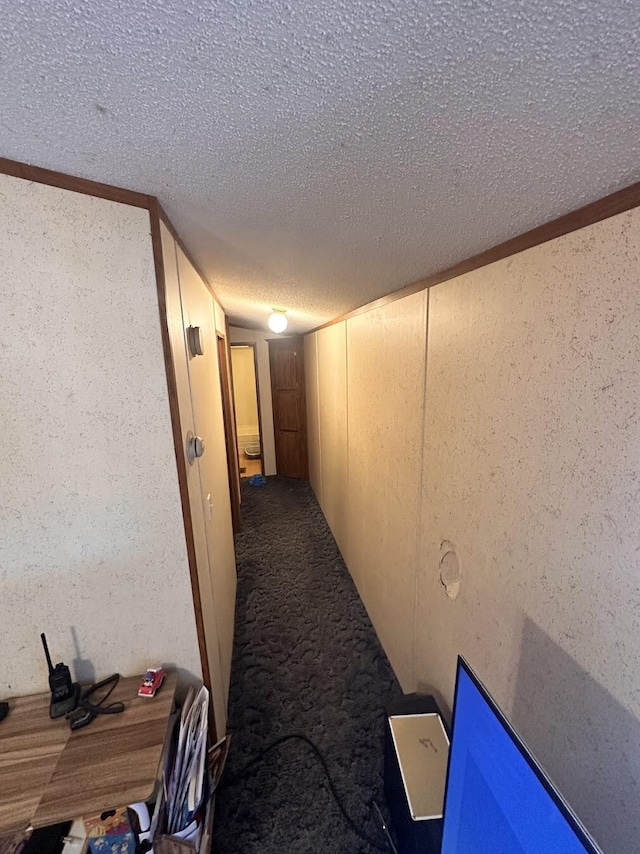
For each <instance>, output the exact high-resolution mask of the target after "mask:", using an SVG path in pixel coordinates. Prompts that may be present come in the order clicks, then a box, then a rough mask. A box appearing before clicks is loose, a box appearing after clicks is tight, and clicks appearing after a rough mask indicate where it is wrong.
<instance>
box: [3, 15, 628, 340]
mask: <svg viewBox="0 0 640 854" xmlns="http://www.w3.org/2000/svg"><path fill="white" fill-rule="evenodd" d="M0 6H1V8H0V12H1V21H2V25H1V27H0V95H1V101H0V103H1V110H0V154H2V155H4V156H6V157H11V158H15V159H18V160H24V161H26V162H29V163H34V164H37V165H40V166H45V167H49V168H52V169H59V170H61V171H65V172H70V173H73V174H76V175H82V176H84V177H88V178H94V179H96V180H100V181H106V182H108V183H113V184H118V185H122V186H125V187H129V188H131V189H136V190H141V191H144V192H147V193H152V194H154V195H157V196H159V198H160V200H161V202H162V204H163V205H164V206H165V208H166V210H167V212H168V214H169V216H170V217H171V219H172V220H173V222H174V224H175V226H176V227H177V229H178V231H179V232H180V233H181V235H182V236H183V238H184V240H185V242H186V244H187V246H188V247H189V248H190V250H191V251H192V253H193V255H194V257H195V258H196V260H197V261H198V263H199V264H200V266H201V267H202V268H203V269H204V271H205V272H206V274H207V275H208V277H209V278H210V280H211V282H212V284H213V285H214V288H215V289H216V292H217V293H218V295H219V296H220V298H221V301H222V302H223V304H224V306H225V308H226V309H227V310H228V311H229V312H230V314H231V315H232V316H233V317H234V318H235V319H236V320H241V321H244V322H248V323H252V324H261V325H264V322H265V317H266V314H267V312H268V310H269V309H270V307H271V306H272V305H276V306H282V307H285V308H287V309H288V310H289V317H290V320H291V327H292V329H294V330H295V329H297V330H303V329H307V328H310V327H311V326H315V325H317V324H319V323H321V322H322V321H325V320H327V319H331V318H333V317H334V316H336V315H337V314H340V313H342V312H344V311H346V310H348V309H351V308H354V307H356V306H358V305H361V304H362V303H365V302H368V301H369V300H371V299H374V298H375V297H377V296H380V295H382V294H384V293H388V292H389V291H392V290H396V289H397V288H399V287H402V286H403V285H406V284H408V283H409V282H411V281H413V280H415V279H418V278H422V277H424V276H426V275H428V274H429V273H432V272H434V271H436V270H437V269H440V268H442V267H444V266H448V265H449V264H451V263H453V262H455V261H457V260H460V259H462V258H465V257H467V256H469V255H472V254H474V253H476V252H478V251H480V250H482V249H484V248H487V247H488V246H490V245H492V244H495V243H498V242H501V241H502V240H504V239H506V238H508V237H510V236H512V235H514V234H518V233H520V232H522V231H524V230H526V229H528V228H530V227H532V226H534V225H537V224H539V223H541V222H544V221H546V220H548V219H550V218H552V217H554V216H556V215H558V214H561V213H564V212H566V211H568V210H571V209H572V208H574V207H577V206H578V205H581V204H583V203H585V202H588V201H591V200H593V199H595V198H598V197H599V196H602V195H604V194H606V193H608V192H611V191H613V190H615V189H618V188H619V187H623V186H625V185H627V184H630V183H632V182H633V181H635V180H638V178H640V166H639V164H640V157H639V154H640V132H639V131H640V79H639V76H638V47H639V45H638V34H639V31H640V26H639V25H640V4H639V3H637V2H635V0H629V2H626V0H624V2H623V0H608V1H607V2H597V0H548V2H543V0H523V2H520V0H509V2H492V1H491V0H486V1H485V2H483V1H482V0H473V2H472V0H419V1H418V2H414V0H315V2H307V0H289V2H283V0H272V2H259V0H228V2H218V3H208V2H192V1H191V0H173V2H171V0H167V2H164V3H163V2H161V0H153V2H151V0H146V2H145V0H137V2H135V3H131V2H130V0H126V2H122V0H116V2H114V0H107V2H105V0H93V2H83V0H72V2H69V0H57V2H51V3H42V2H41V0H26V2H21V3H17V2H12V0H0Z"/></svg>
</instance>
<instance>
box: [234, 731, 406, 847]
mask: <svg viewBox="0 0 640 854" xmlns="http://www.w3.org/2000/svg"><path fill="white" fill-rule="evenodd" d="M294 740H297V741H303V742H304V743H305V744H308V745H309V747H310V748H311V749H312V750H313V753H314V755H315V756H316V758H317V759H318V761H319V762H320V765H321V766H322V770H323V771H324V774H325V777H326V778H327V782H328V784H329V791H330V792H331V794H332V796H333V799H334V801H335V802H336V804H337V805H338V808H339V809H340V812H341V813H342V815H343V817H344V819H345V821H346V822H347V824H348V825H349V827H350V828H351V830H352V831H353V832H354V833H355V835H356V836H357V837H358V838H359V839H360V840H362V842H366V844H367V845H370V846H371V847H372V848H375V849H376V851H383V852H385V854H388V851H389V847H388V845H382V844H381V843H380V842H378V841H377V840H375V839H371V838H370V837H369V836H367V834H366V833H364V832H363V831H362V830H360V828H359V827H358V825H357V824H356V823H355V821H354V820H353V819H352V818H351V816H350V815H349V813H348V812H347V810H346V808H345V806H344V804H343V803H342V800H341V798H340V795H339V794H338V791H337V789H336V787H335V784H334V782H333V779H332V778H331V773H330V772H329V767H328V765H327V761H326V759H325V758H324V756H323V755H322V752H321V751H320V748H319V747H318V746H317V745H316V744H315V743H314V742H313V741H311V739H310V738H308V736H306V735H303V734H302V733H298V732H294V733H290V734H289V735H282V736H280V738H276V739H275V741H272V742H271V744H269V745H267V747H265V748H264V750H261V751H260V753H258V754H257V755H256V756H254V757H253V759H251V760H250V761H249V762H247V764H246V765H244V766H243V767H242V768H241V769H240V770H239V771H238V772H236V773H235V774H234V775H233V776H232V777H226V778H224V777H223V779H222V780H221V784H220V785H221V786H232V785H233V784H234V783H237V782H239V781H240V780H241V779H242V778H243V777H246V775H247V774H248V773H249V772H250V771H251V770H252V768H254V767H255V766H256V765H258V764H259V763H260V762H262V760H263V759H264V757H265V756H266V755H267V754H268V753H270V752H271V751H272V750H273V749H274V748H276V747H279V746H280V745H281V744H284V743H285V742H286V741H294Z"/></svg>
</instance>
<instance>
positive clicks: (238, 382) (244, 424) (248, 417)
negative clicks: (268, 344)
mask: <svg viewBox="0 0 640 854" xmlns="http://www.w3.org/2000/svg"><path fill="white" fill-rule="evenodd" d="M231 366H232V370H233V393H234V399H235V405H236V425H237V428H238V435H239V436H241V435H246V434H247V433H259V428H258V393H257V390H256V368H255V359H254V355H253V347H232V348H231Z"/></svg>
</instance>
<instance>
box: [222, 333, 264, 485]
mask: <svg viewBox="0 0 640 854" xmlns="http://www.w3.org/2000/svg"><path fill="white" fill-rule="evenodd" d="M234 347H251V349H252V350H253V374H254V376H255V378H256V401H257V404H258V433H259V437H258V438H259V441H260V465H261V466H262V475H263V477H265V473H264V447H263V444H262V435H263V430H262V406H261V402H260V377H259V375H258V350H257V348H256V342H255V341H231V342H230V344H229V350H230V351H231V350H232V349H233V348H234ZM229 362H230V364H231V372H232V373H231V378H232V381H231V385H232V388H233V363H232V362H231V355H229ZM234 399H235V392H234ZM233 415H234V423H235V407H234V411H233ZM236 430H237V423H236ZM237 456H238V448H237V445H236V458H237Z"/></svg>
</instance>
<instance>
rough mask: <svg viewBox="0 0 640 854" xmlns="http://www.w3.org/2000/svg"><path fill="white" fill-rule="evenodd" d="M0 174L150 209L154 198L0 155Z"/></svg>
mask: <svg viewBox="0 0 640 854" xmlns="http://www.w3.org/2000/svg"><path fill="white" fill-rule="evenodd" d="M0 174H2V175H11V176H12V177H13V178H23V179H24V180H25V181H34V182H35V183H36V184H48V185H49V186H50V187H59V188H60V189H61V190H71V191H72V192H74V193H83V194H84V195H85V196H96V197H97V198H99V199H108V200H109V201H111V202H120V203H121V204H124V205H133V206H134V207H137V208H147V209H150V208H151V203H152V200H153V199H155V196H148V195H146V193H137V192H135V191H134V190H126V189H125V188H124V187H114V186H113V185H111V184H101V183H100V182H99V181H90V180H89V179H88V178H78V177H77V176H75V175H67V174H65V173H64V172H55V171H53V170H52V169H42V168H41V167H40V166H31V165H29V164H28V163H20V162H19V161H18V160H9V159H8V158H6V157H0Z"/></svg>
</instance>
